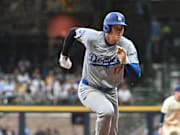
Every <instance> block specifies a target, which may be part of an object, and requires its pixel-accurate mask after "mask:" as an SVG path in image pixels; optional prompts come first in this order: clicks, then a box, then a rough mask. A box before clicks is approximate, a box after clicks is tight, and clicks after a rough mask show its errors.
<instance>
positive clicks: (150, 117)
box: [0, 105, 161, 135]
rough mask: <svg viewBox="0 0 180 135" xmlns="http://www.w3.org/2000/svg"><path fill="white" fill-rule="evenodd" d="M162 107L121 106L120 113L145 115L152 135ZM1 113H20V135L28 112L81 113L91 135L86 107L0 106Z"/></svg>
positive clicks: (85, 126)
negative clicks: (157, 115)
mask: <svg viewBox="0 0 180 135" xmlns="http://www.w3.org/2000/svg"><path fill="white" fill-rule="evenodd" d="M160 109H161V106H119V112H120V113H145V114H146V121H147V122H146V123H147V128H148V135H152V133H153V127H154V126H153V123H154V122H153V121H154V114H155V113H160ZM0 112H18V113H19V135H24V129H25V125H26V123H25V119H26V117H25V114H26V113H28V112H34V113H36V112H43V113H44V112H46V113H54V112H59V113H62V112H67V113H73V112H80V113H83V114H84V115H83V118H84V120H83V121H84V135H89V134H90V129H89V127H90V126H89V125H90V124H89V123H90V122H89V121H90V118H89V113H92V111H91V110H90V109H88V108H86V107H84V106H25V105H21V106H19V105H18V106H15V105H14V106H13V105H10V106H8V105H6V106H0Z"/></svg>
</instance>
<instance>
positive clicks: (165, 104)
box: [161, 99, 169, 114]
mask: <svg viewBox="0 0 180 135" xmlns="http://www.w3.org/2000/svg"><path fill="white" fill-rule="evenodd" d="M168 110H169V100H168V99H166V100H165V101H164V102H163V105H162V108H161V112H162V113H165V114H166V113H168Z"/></svg>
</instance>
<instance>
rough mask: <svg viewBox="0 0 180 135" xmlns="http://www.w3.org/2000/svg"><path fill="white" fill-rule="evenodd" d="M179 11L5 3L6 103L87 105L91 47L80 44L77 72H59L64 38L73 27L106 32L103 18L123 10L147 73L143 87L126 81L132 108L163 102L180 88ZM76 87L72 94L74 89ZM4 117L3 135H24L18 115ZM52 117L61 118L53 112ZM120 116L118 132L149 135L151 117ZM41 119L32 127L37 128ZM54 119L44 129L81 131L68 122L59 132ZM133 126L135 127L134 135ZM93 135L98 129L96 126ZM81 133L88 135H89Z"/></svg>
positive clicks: (167, 3) (94, 0)
mask: <svg viewBox="0 0 180 135" xmlns="http://www.w3.org/2000/svg"><path fill="white" fill-rule="evenodd" d="M179 7H180V1H179V0H104V1H100V0H86V1H83V0H11V1H7V0H1V1H0V14H1V18H0V104H1V105H2V106H6V105H51V106H64V105H71V106H72V105H74V106H76V105H81V104H80V103H79V101H78V99H77V93H76V88H77V82H78V81H79V78H80V72H81V67H82V60H83V59H82V58H83V57H82V56H83V52H84V48H83V46H82V45H79V43H78V42H77V43H75V45H74V46H73V48H72V49H73V51H72V60H73V63H74V66H73V68H72V69H71V70H70V71H66V70H64V69H62V68H60V67H59V66H58V64H57V60H58V55H59V54H58V53H59V51H60V50H61V49H62V42H63V39H64V36H65V34H66V32H67V31H68V29H69V28H70V27H72V26H81V27H92V28H96V29H99V30H100V29H102V21H103V17H104V15H105V14H106V13H107V12H109V11H112V10H118V11H120V12H123V13H124V14H125V16H126V20H127V23H128V25H129V26H128V28H127V29H126V31H125V35H126V36H127V37H129V38H130V39H132V40H133V41H134V43H135V45H136V47H137V48H138V52H139V57H140V62H141V66H142V69H143V77H142V79H141V80H138V81H136V82H132V81H131V80H127V82H128V83H127V84H128V87H129V88H130V90H131V92H132V95H133V97H134V102H133V103H132V104H131V105H137V106H139V105H145V106H150V105H151V106H152V105H153V106H156V105H160V104H161V103H162V101H163V99H164V98H165V97H166V96H168V95H170V94H171V93H172V90H173V88H174V86H175V85H176V84H179V83H180V70H179V68H180V66H179V64H180V63H179V62H180V53H179V50H180V31H179V28H180V16H179V14H178V8H179ZM55 84H56V85H55ZM72 85H73V88H72V87H70V86H72ZM69 87H70V88H69ZM58 88H61V89H58ZM67 89H68V90H67ZM64 90H67V91H66V92H64ZM1 112H2V113H1V118H0V127H1V128H0V129H1V131H4V132H5V131H8V130H11V129H13V131H15V132H16V133H17V132H18V129H19V127H18V122H19V121H20V120H19V119H18V118H19V115H18V113H5V112H3V111H1ZM33 114H36V113H33ZM43 114H44V113H43ZM45 114H46V115H48V116H49V117H50V116H52V117H53V118H54V115H53V114H52V113H45ZM60 114H61V113H60ZM20 116H21V115H20ZM30 116H31V117H33V118H34V117H36V120H34V121H41V120H39V119H38V118H41V119H44V117H48V116H44V117H40V116H43V115H38V114H37V115H30ZM30 116H29V115H28V117H30ZM55 116H57V118H58V119H59V122H60V123H64V121H63V118H62V117H60V116H59V115H55ZM68 116H69V117H68ZM121 116H122V117H121V119H120V129H121V128H123V129H121V131H122V132H121V133H119V134H122V133H123V134H129V133H128V132H129V131H130V132H131V134H132V135H135V134H137V133H136V132H135V129H137V127H140V128H139V129H141V128H142V129H143V131H144V129H147V130H148V127H147V124H146V121H147V118H146V114H144V113H143V115H142V114H141V113H130V114H129V113H127V114H126V113H122V115H121ZM155 116H156V115H155ZM67 117H68V119H67V121H68V122H70V121H71V113H68V114H67ZM67 117H66V118H67ZM92 117H93V116H92ZM127 117H128V118H130V117H132V119H131V120H129V121H131V122H129V123H128V122H127V123H125V122H126V121H127ZM142 117H143V118H142ZM33 118H32V119H33ZM77 118H82V117H77ZM156 118H158V114H157V116H156V117H155V121H154V122H155V124H154V125H155V126H154V128H155V127H156V122H157V120H156ZM12 119H16V121H15V123H13V124H10V122H9V121H11V120H12ZM92 119H93V118H92ZM123 119H124V121H123ZM143 119H144V120H143ZM18 120H19V121H18ZM34 121H33V122H32V123H33V124H35V123H36V122H35V123H34ZM49 121H50V122H52V124H51V123H50V122H47V123H49V124H47V125H46V126H45V125H44V124H43V123H46V121H42V123H41V124H40V125H41V127H42V128H43V130H45V129H46V128H48V127H49V128H52V129H54V128H57V129H58V130H59V132H61V134H67V135H70V134H73V133H75V132H74V131H72V132H69V131H70V130H71V129H73V128H71V127H72V123H71V122H70V123H68V124H65V125H66V126H65V127H69V128H67V129H66V130H65V127H62V126H60V127H59V128H58V124H53V122H54V123H55V121H54V120H52V119H49ZM121 121H122V123H121ZM132 121H134V122H132ZM75 123H76V122H75ZM92 123H94V122H92ZM123 123H124V125H123ZM130 123H131V124H132V125H130ZM33 124H32V125H33ZM43 125H44V126H43ZM53 125H56V126H57V127H53ZM73 125H74V124H73ZM127 125H128V126H129V127H131V129H130V130H128V132H127V127H126V126H127ZM140 125H143V127H142V126H140ZM75 126H76V124H75ZM77 126H79V125H77ZM123 126H124V127H123ZM27 127H28V128H29V129H30V131H31V134H34V133H35V130H37V129H38V128H37V126H34V127H32V126H30V124H27ZM35 127H36V128H35ZM61 127H62V129H64V130H65V131H64V130H62V129H61ZM80 127H81V128H83V127H82V126H80ZM92 127H93V126H92ZM77 128H79V127H77ZM91 130H92V131H93V128H92V129H91ZM78 131H79V130H78ZM150 133H151V134H152V132H147V134H148V135H150ZM54 134H55V133H54ZM78 134H79V135H82V134H83V132H82V129H80V132H78ZM143 134H145V133H143Z"/></svg>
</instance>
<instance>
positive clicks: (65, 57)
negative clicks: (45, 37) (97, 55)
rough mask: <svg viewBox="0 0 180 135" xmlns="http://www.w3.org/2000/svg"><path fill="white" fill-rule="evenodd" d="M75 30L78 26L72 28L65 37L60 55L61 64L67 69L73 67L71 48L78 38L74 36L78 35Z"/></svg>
mask: <svg viewBox="0 0 180 135" xmlns="http://www.w3.org/2000/svg"><path fill="white" fill-rule="evenodd" d="M75 30H76V28H72V29H71V30H70V31H69V33H68V34H67V36H66V37H65V39H64V43H63V49H62V52H61V53H60V57H59V64H60V66H61V67H63V68H66V69H70V68H71V67H72V62H71V60H70V58H69V50H70V49H71V47H72V45H73V43H74V41H75V40H76V39H75V38H74V37H75V35H76V32H75Z"/></svg>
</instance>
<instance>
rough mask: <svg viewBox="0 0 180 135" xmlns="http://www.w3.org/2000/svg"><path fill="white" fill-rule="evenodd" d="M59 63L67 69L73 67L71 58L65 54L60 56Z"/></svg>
mask: <svg viewBox="0 0 180 135" xmlns="http://www.w3.org/2000/svg"><path fill="white" fill-rule="evenodd" d="M59 64H60V66H61V67H63V68H66V69H70V68H71V67H72V62H71V60H70V59H69V57H67V56H64V55H62V54H61V55H60V58H59Z"/></svg>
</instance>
